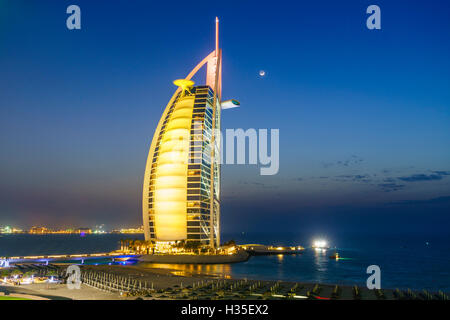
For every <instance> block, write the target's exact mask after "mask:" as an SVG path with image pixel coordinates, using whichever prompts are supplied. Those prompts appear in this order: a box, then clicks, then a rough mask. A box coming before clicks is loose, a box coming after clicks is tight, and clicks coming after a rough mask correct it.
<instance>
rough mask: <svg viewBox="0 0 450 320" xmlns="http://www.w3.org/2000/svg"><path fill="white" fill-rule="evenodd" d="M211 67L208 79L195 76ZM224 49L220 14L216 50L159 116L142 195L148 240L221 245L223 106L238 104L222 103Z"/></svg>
mask: <svg viewBox="0 0 450 320" xmlns="http://www.w3.org/2000/svg"><path fill="white" fill-rule="evenodd" d="M204 66H205V67H206V81H205V84H203V85H195V83H194V82H193V81H192V80H191V79H192V77H193V76H194V75H195V74H196V73H197V72H198V71H199V70H200V69H201V68H202V67H204ZM221 70H222V49H220V48H219V20H218V19H217V18H216V41H215V50H213V51H212V52H211V53H210V54H209V55H208V56H206V58H204V59H203V60H202V61H201V62H200V63H199V64H198V65H197V66H196V67H195V68H194V69H193V70H192V71H191V72H190V73H189V74H188V75H187V77H186V78H185V79H178V80H175V81H174V84H175V85H177V86H178V89H177V90H176V91H175V93H174V94H173V96H172V98H171V99H170V100H169V103H168V104H167V106H166V108H165V109H164V112H163V114H162V116H161V119H160V120H159V123H158V126H157V127H156V131H155V133H154V135H153V140H152V143H151V146H150V151H149V153H148V158H147V164H146V168H145V176H144V186H143V195H142V215H143V221H144V233H145V240H150V241H153V242H155V243H161V242H169V243H170V242H174V241H179V240H185V241H199V242H201V243H202V244H204V245H209V246H211V247H218V246H219V244H220V161H219V160H220V141H219V140H220V136H219V135H218V134H216V132H218V130H220V117H221V109H225V108H230V107H234V106H238V105H239V102H237V101H236V100H229V101H225V102H222V101H221V93H222V79H221V78H222V72H221Z"/></svg>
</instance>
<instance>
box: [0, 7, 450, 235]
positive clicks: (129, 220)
mask: <svg viewBox="0 0 450 320" xmlns="http://www.w3.org/2000/svg"><path fill="white" fill-rule="evenodd" d="M369 4H372V3H369V2H365V1H362V2H361V1H345V2H338V3H336V2H335V1H325V2H321V3H310V2H298V1H295V2H280V3H279V5H277V6H276V7H273V6H272V5H268V4H265V3H258V6H257V10H255V4H254V3H252V2H236V3H233V4H230V3H211V2H201V1H200V2H198V3H197V4H196V5H195V6H192V5H190V4H186V3H177V4H173V3H164V2H157V3H151V4H150V3H148V2H147V1H143V0H141V1H134V2H132V3H129V2H126V1H114V2H111V3H108V5H107V6H106V5H105V4H102V3H99V2H92V1H85V0H79V1H77V5H79V6H80V7H81V9H82V12H83V22H82V29H81V30H70V31H69V30H67V28H66V25H65V19H66V17H67V14H66V13H65V9H66V7H67V3H58V4H55V3H54V2H53V1H49V0H44V1H40V2H39V5H38V4H30V3H29V2H26V1H20V0H18V1H11V2H1V3H0V39H1V40H0V69H1V70H2V74H1V76H0V88H1V89H0V147H1V150H2V157H0V225H17V226H22V227H24V228H30V227H32V226H33V225H39V224H43V225H47V226H49V227H52V228H58V227H61V226H64V225H88V226H92V225H97V224H101V223H105V224H106V225H108V226H110V227H111V228H117V227H119V226H121V225H126V226H132V225H140V224H141V219H142V214H141V196H142V194H141V193H142V181H143V171H144V169H145V160H146V157H147V151H148V149H149V147H150V142H151V139H150V138H149V137H151V136H152V134H153V131H154V130H155V128H156V125H157V122H158V120H159V118H160V116H161V110H162V109H163V108H164V106H165V105H166V104H167V103H168V97H170V96H171V94H172V93H173V91H174V89H175V87H174V86H171V83H172V80H174V79H177V78H180V77H183V76H184V75H185V74H186V73H187V72H189V71H190V70H191V69H192V67H194V66H195V64H197V63H198V62H199V61H200V59H201V58H202V57H203V56H205V55H206V54H207V53H208V52H209V49H210V47H211V43H212V41H213V39H214V31H213V30H212V28H211V24H212V23H213V21H214V18H215V17H216V16H219V17H220V19H221V21H222V22H223V28H222V29H221V42H222V44H223V46H224V47H226V50H225V51H224V65H223V81H224V82H225V83H226V84H227V85H226V86H225V87H224V92H223V94H224V96H226V97H229V95H230V94H231V93H232V97H238V98H239V100H240V102H241V103H242V107H241V108H239V109H236V110H230V111H229V112H230V116H226V117H224V118H223V122H222V128H223V129H226V128H243V129H248V128H257V129H258V128H278V129H279V130H280V167H279V173H278V174H277V175H274V176H261V175H260V174H259V167H258V166H250V165H227V164H225V165H223V166H222V175H223V177H224V178H223V179H222V185H221V204H222V209H221V212H222V218H223V219H222V221H221V226H222V228H223V231H224V232H252V231H253V232H262V231H274V232H281V231H285V230H286V231H288V230H289V231H292V232H303V231H304V230H317V231H324V230H338V231H345V230H352V231H360V232H364V231H365V230H371V231H374V232H379V231H380V230H386V231H391V232H400V231H402V232H409V231H411V232H412V231H414V232H416V231H417V232H418V231H423V232H431V231H439V232H444V233H448V232H449V231H448V227H447V226H448V224H449V223H450V216H449V212H450V148H449V146H448V141H450V90H449V88H450V61H449V59H448V57H449V56H450V44H449V42H448V39H449V37H450V21H449V19H448V11H449V10H450V9H449V6H448V3H447V2H444V1H435V2H433V3H432V4H431V3H427V2H425V1H420V2H419V1H395V2H392V1H385V0H381V1H378V2H377V5H378V6H380V7H381V10H382V21H383V22H382V29H381V30H368V29H367V28H366V24H365V19H366V18H367V14H366V12H365V10H366V8H367V6H368V5H369ZM174 5H176V6H177V8H178V9H180V10H176V11H174V10H173V7H174ZM186 28H188V29H189V30H191V28H192V30H202V31H201V32H197V33H196V32H194V31H193V32H194V34H193V35H192V36H188V37H186V36H185V34H184V32H185V30H186ZM179 48H183V49H182V50H179ZM261 70H264V71H265V73H264V76H263V77H262V76H260V71H261ZM231 114H232V116H231Z"/></svg>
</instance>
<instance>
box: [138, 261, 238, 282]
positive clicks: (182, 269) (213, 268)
mask: <svg viewBox="0 0 450 320" xmlns="http://www.w3.org/2000/svg"><path fill="white" fill-rule="evenodd" d="M138 266H140V267H143V268H152V269H153V268H156V269H167V270H173V271H172V272H171V273H172V274H173V275H177V276H191V275H200V274H206V275H209V276H213V277H220V278H225V279H230V278H231V266H230V265H229V264H168V263H147V262H140V263H138Z"/></svg>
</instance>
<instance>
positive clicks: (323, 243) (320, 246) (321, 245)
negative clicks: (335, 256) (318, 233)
mask: <svg viewBox="0 0 450 320" xmlns="http://www.w3.org/2000/svg"><path fill="white" fill-rule="evenodd" d="M327 245H328V244H327V242H326V241H325V240H315V241H314V242H313V248H318V249H325V248H327Z"/></svg>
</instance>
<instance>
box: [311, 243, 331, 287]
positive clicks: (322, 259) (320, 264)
mask: <svg viewBox="0 0 450 320" xmlns="http://www.w3.org/2000/svg"><path fill="white" fill-rule="evenodd" d="M314 265H315V268H314V269H315V273H316V279H317V281H322V280H323V279H324V275H325V274H326V272H327V271H328V257H327V251H326V250H325V249H315V250H314Z"/></svg>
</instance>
